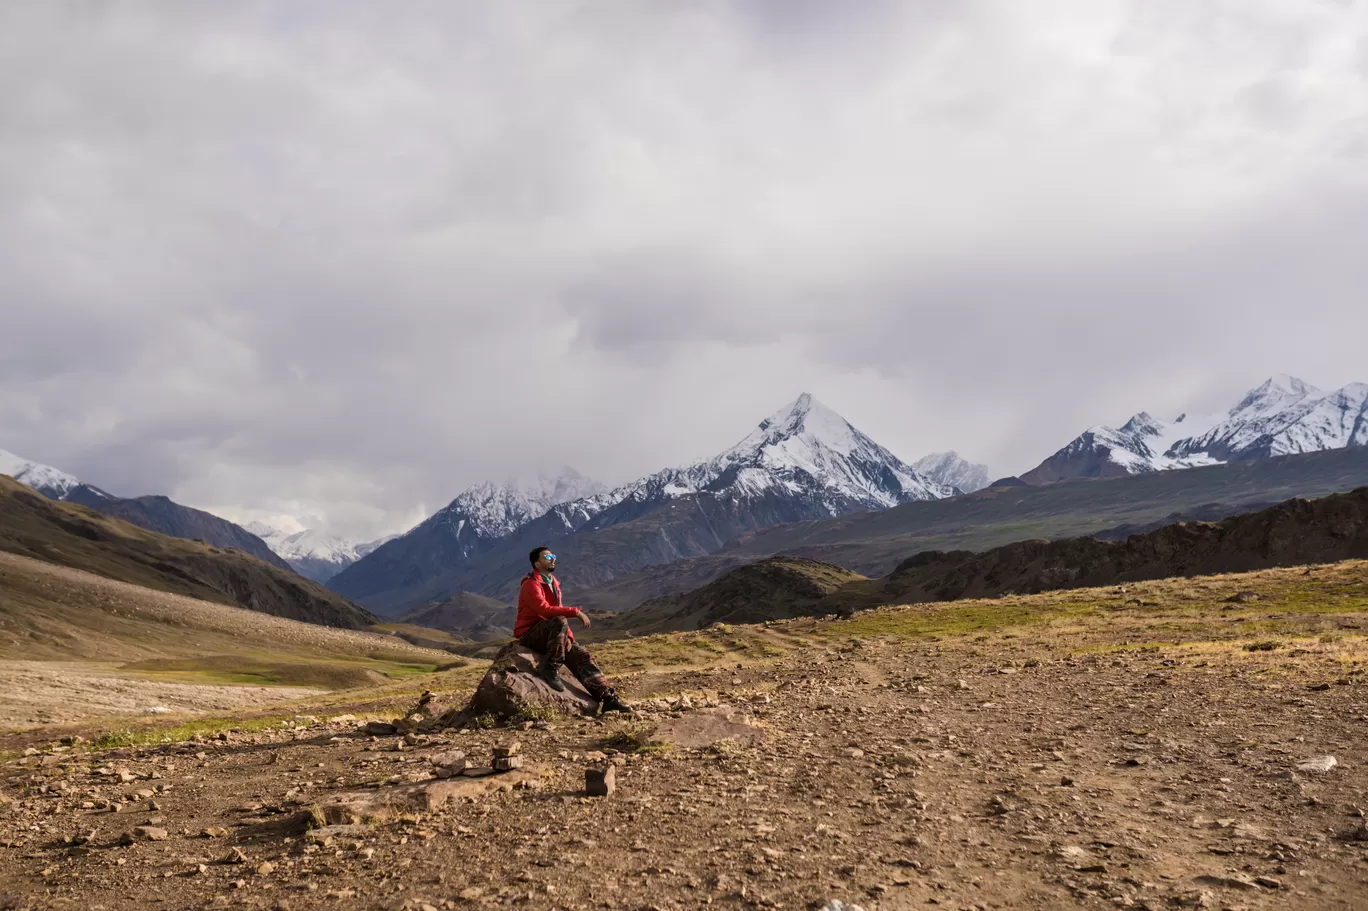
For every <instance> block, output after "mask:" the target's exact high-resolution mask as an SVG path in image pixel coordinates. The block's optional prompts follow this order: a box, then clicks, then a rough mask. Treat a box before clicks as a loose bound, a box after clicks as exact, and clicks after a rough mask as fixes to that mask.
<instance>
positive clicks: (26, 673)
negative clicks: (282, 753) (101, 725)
mask: <svg viewBox="0 0 1368 911" xmlns="http://www.w3.org/2000/svg"><path fill="white" fill-rule="evenodd" d="M0 692H3V693H5V694H6V696H5V698H4V699H3V700H0V729H12V728H27V727H32V726H35V725H50V724H72V723H75V722H78V721H90V720H93V719H96V718H100V717H103V716H111V715H113V716H123V715H133V716H149V717H150V716H154V715H160V714H176V715H184V714H186V713H197V712H214V713H219V714H221V713H223V712H226V711H229V710H231V709H241V708H246V707H251V706H264V705H270V704H272V703H278V702H283V701H286V700H290V699H302V698H304V697H306V696H313V695H317V693H318V690H315V689H306V688H303V687H294V686H213V685H204V684H186V683H163V682H160V681H155V680H138V679H136V678H132V677H130V676H129V675H128V673H127V672H126V671H121V670H120V669H118V668H115V667H101V666H98V665H83V664H79V663H76V662H70V661H0Z"/></svg>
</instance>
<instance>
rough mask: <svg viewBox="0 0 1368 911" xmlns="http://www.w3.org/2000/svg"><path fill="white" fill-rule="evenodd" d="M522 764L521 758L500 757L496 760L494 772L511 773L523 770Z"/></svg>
mask: <svg viewBox="0 0 1368 911" xmlns="http://www.w3.org/2000/svg"><path fill="white" fill-rule="evenodd" d="M522 764H523V761H522V757H521V756H500V757H498V758H497V759H495V760H494V771H496V772H511V771H513V770H514V769H521V768H522Z"/></svg>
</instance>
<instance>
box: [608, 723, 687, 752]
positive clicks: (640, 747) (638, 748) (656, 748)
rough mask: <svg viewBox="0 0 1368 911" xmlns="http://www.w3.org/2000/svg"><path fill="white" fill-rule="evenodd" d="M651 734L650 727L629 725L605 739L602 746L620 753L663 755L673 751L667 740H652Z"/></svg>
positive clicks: (651, 729)
mask: <svg viewBox="0 0 1368 911" xmlns="http://www.w3.org/2000/svg"><path fill="white" fill-rule="evenodd" d="M653 732H654V728H652V727H651V726H650V725H646V724H633V725H629V726H627V727H625V728H623V729H622V730H620V731H617V732H615V733H613V734H612V735H610V736H609V737H607V738H606V739H605V740H604V741H603V744H602V745H603V747H604V748H605V749H613V750H617V751H619V752H622V753H664V752H668V751H669V750H672V749H674V744H672V743H670V742H669V741H668V740H656V739H654V738H653V737H652V736H651V734H652V733H653Z"/></svg>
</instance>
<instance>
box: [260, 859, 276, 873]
mask: <svg viewBox="0 0 1368 911" xmlns="http://www.w3.org/2000/svg"><path fill="white" fill-rule="evenodd" d="M255 872H256V875H257V876H269V875H271V874H272V873H274V872H275V864H273V863H271V862H270V861H269V860H263V861H262V862H261V863H259V864H257V865H256V870H255Z"/></svg>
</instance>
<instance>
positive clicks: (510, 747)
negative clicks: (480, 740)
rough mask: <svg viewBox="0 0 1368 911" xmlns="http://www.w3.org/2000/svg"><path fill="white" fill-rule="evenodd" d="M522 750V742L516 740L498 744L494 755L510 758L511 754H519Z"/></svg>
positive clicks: (500, 757) (498, 757) (499, 757)
mask: <svg viewBox="0 0 1368 911" xmlns="http://www.w3.org/2000/svg"><path fill="white" fill-rule="evenodd" d="M520 752H522V744H521V743H519V742H518V741H516V740H515V741H513V742H512V743H508V744H503V745H501V746H496V747H495V748H494V757H495V758H496V759H508V758H509V757H511V756H517V755H518V754H519V753H520Z"/></svg>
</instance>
